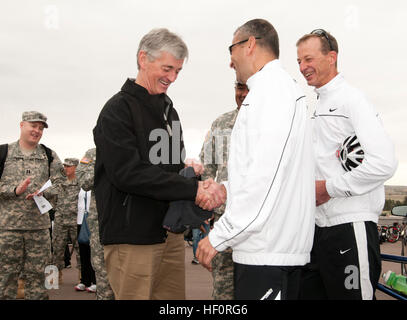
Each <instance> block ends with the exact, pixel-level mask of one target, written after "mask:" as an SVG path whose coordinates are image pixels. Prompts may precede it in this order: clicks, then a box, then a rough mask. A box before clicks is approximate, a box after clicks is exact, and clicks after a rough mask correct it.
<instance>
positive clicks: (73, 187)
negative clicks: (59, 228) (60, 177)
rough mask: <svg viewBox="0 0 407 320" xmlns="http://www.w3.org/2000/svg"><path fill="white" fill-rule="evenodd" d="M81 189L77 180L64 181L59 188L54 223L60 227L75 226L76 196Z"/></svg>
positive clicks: (76, 215)
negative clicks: (60, 225)
mask: <svg viewBox="0 0 407 320" xmlns="http://www.w3.org/2000/svg"><path fill="white" fill-rule="evenodd" d="M80 190H81V187H80V186H79V183H78V179H77V178H74V179H72V180H68V179H67V178H65V181H64V182H62V183H61V185H60V186H59V193H58V204H57V206H56V208H55V223H59V224H61V223H62V225H65V226H67V225H76V220H77V217H78V196H79V191H80Z"/></svg>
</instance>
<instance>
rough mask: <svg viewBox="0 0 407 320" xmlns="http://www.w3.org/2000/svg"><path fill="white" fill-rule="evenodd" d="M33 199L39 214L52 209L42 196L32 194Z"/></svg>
mask: <svg viewBox="0 0 407 320" xmlns="http://www.w3.org/2000/svg"><path fill="white" fill-rule="evenodd" d="M34 201H35V203H36V204H37V207H38V209H39V210H40V212H41V214H44V213H46V212H48V211H49V210H51V209H52V206H51V204H50V203H49V202H48V200H47V199H45V198H44V197H43V196H34Z"/></svg>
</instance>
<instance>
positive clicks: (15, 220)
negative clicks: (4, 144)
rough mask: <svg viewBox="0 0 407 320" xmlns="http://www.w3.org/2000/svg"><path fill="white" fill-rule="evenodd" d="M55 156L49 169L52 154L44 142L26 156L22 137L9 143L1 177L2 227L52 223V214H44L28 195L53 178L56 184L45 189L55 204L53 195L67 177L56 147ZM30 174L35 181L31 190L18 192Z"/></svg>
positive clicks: (35, 227) (31, 227)
mask: <svg viewBox="0 0 407 320" xmlns="http://www.w3.org/2000/svg"><path fill="white" fill-rule="evenodd" d="M52 156H53V158H54V160H53V161H52V163H51V165H50V168H49V169H50V171H48V158H47V155H46V153H45V150H44V149H43V148H42V147H41V146H40V145H38V146H37V148H36V149H35V150H34V152H33V153H32V154H31V155H29V156H25V155H24V154H23V153H22V152H21V149H20V146H19V143H18V141H16V142H13V143H11V144H9V147H8V154H7V158H6V162H5V164H4V171H3V175H2V177H1V179H0V229H2V230H41V229H47V228H50V227H51V224H50V219H49V215H48V214H41V213H40V211H39V209H38V207H37V205H36V203H35V202H34V200H26V199H25V197H26V196H27V195H28V194H30V193H34V192H35V191H37V190H38V189H40V188H41V187H42V186H43V185H44V183H45V182H47V181H48V179H50V180H51V182H52V184H53V186H52V187H51V188H49V189H47V190H46V191H45V192H44V197H45V198H47V199H48V200H50V202H51V204H52V198H55V197H56V195H57V193H58V185H59V184H60V183H61V182H62V181H63V180H64V176H63V174H62V170H63V167H62V163H61V161H60V160H59V158H58V156H57V154H56V153H55V152H54V151H52ZM48 172H50V176H49V175H48ZM29 176H30V177H31V183H30V184H29V185H28V188H27V190H26V191H25V192H24V193H23V194H21V195H19V196H16V195H15V193H14V189H15V188H16V187H17V186H18V185H19V184H20V183H21V182H22V181H23V180H25V179H26V178H27V177H29Z"/></svg>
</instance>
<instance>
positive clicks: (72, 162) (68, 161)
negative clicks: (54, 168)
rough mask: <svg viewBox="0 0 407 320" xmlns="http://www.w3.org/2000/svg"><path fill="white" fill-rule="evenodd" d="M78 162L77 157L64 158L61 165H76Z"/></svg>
mask: <svg viewBox="0 0 407 320" xmlns="http://www.w3.org/2000/svg"><path fill="white" fill-rule="evenodd" d="M78 164H79V159H76V158H66V159H65V160H64V163H63V165H64V166H67V167H72V166H77V165H78Z"/></svg>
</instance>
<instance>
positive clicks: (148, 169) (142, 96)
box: [93, 79, 198, 245]
mask: <svg viewBox="0 0 407 320" xmlns="http://www.w3.org/2000/svg"><path fill="white" fill-rule="evenodd" d="M164 113H166V114H167V121H166V120H165V117H164ZM178 124H179V117H178V114H177V112H176V111H175V109H174V108H173V107H172V102H171V100H170V99H169V98H168V96H167V95H165V94H160V95H150V94H149V93H148V91H147V90H146V89H145V88H143V87H142V86H139V85H138V84H136V83H135V82H134V80H130V79H127V81H126V82H125V83H124V85H123V87H122V89H121V91H120V92H119V93H117V94H115V95H114V96H113V97H112V98H111V99H110V100H109V101H108V102H107V103H106V105H105V106H104V107H103V109H102V111H101V112H100V115H99V118H98V121H97V124H96V127H95V128H94V129H93V136H94V141H95V144H96V164H95V195H96V205H97V211H98V220H99V230H100V240H101V243H102V244H103V245H108V244H155V243H162V242H164V241H165V239H166V230H165V229H164V228H163V227H162V222H163V219H164V216H165V213H166V212H167V209H168V206H169V201H173V200H195V196H196V192H197V188H198V184H197V180H196V179H190V178H185V177H183V176H181V175H179V174H178V172H179V171H180V170H181V169H182V168H183V167H184V163H183V160H182V159H181V152H182V150H183V148H184V144H183V142H182V140H181V139H180V137H181V136H182V135H181V134H182V133H181V132H180V131H181V127H180V125H178ZM168 126H170V128H169V127H168ZM150 134H151V137H150ZM157 136H159V137H160V138H158V139H157ZM167 137H168V140H167ZM176 140H178V141H176ZM167 141H168V142H169V143H167ZM160 146H161V147H162V148H160ZM157 157H161V159H162V160H163V161H161V162H160V163H157ZM167 160H169V162H168V161H167Z"/></svg>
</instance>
